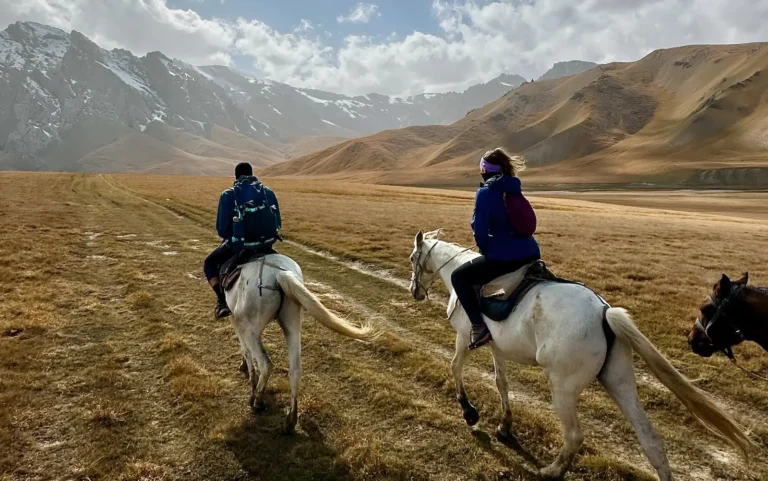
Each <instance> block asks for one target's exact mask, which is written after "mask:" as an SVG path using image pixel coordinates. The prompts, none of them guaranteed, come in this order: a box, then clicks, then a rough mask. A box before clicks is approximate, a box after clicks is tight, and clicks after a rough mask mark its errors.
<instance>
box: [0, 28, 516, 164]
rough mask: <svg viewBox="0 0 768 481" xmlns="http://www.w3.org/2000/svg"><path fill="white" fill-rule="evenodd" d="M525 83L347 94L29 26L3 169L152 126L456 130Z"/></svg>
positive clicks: (206, 131)
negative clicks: (452, 125)
mask: <svg viewBox="0 0 768 481" xmlns="http://www.w3.org/2000/svg"><path fill="white" fill-rule="evenodd" d="M523 82H524V79H523V78H522V77H519V76H516V75H502V76H501V77H499V78H497V79H494V80H493V81H491V82H488V83H487V84H483V85H476V86H473V87H471V88H470V89H468V90H466V91H465V92H463V93H454V92H451V93H446V94H422V95H417V96H413V97H408V98H396V97H389V96H385V95H379V94H369V95H363V96H357V97H347V96H344V95H339V94H333V93H329V92H323V91H319V90H310V89H300V88H294V87H291V86H289V85H286V84H282V83H278V82H272V81H269V80H263V79H258V78H255V77H253V76H250V75H248V74H244V73H242V72H239V71H237V70H235V69H231V68H228V67H223V66H207V67H196V66H193V65H189V64H187V63H185V62H182V61H179V60H175V59H170V58H168V57H166V56H165V55H163V54H162V53H160V52H152V53H149V54H147V55H146V56H144V57H137V56H135V55H133V54H132V53H131V52H129V51H127V50H122V49H115V50H111V51H109V50H105V49H103V48H101V47H99V46H98V45H96V44H95V43H94V42H92V41H91V40H89V39H88V38H86V37H85V36H84V35H82V34H80V33H78V32H76V31H73V32H71V33H66V32H64V31H62V30H59V29H56V28H53V27H49V26H45V25H40V24H37V23H32V22H17V23H15V24H12V25H10V26H9V27H8V28H7V29H6V30H4V31H2V32H0V166H3V167H8V166H10V167H12V168H34V169H56V170H61V169H64V170H68V169H70V168H72V167H73V165H76V163H77V161H78V160H79V159H81V158H82V157H83V156H85V155H86V154H88V153H89V152H91V151H93V150H95V149H98V148H100V147H103V146H105V145H107V144H109V143H111V142H113V141H115V140H116V139H117V138H119V137H121V136H123V135H125V134H126V132H128V131H129V130H131V129H132V130H133V131H138V132H143V131H144V130H145V129H146V127H147V125H149V124H150V123H151V122H163V123H165V124H167V125H168V126H171V127H174V128H176V129H179V130H182V131H185V132H187V133H190V134H193V135H196V136H200V137H204V138H210V132H211V128H212V127H213V125H214V124H215V125H218V126H221V127H224V128H225V129H228V130H231V131H234V132H237V133H239V134H241V135H244V136H247V137H250V138H252V139H254V140H256V141H259V142H262V143H264V144H265V145H268V146H270V148H276V149H277V150H280V146H285V145H286V144H288V143H290V142H292V141H295V140H297V139H299V138H301V137H304V136H339V137H353V136H359V135H365V134H370V133H374V132H377V131H381V130H386V129H396V128H401V127H406V126H411V125H427V124H448V123H452V122H454V121H456V120H458V119H460V118H461V117H463V116H464V115H465V114H466V113H467V112H468V111H470V110H472V109H474V108H477V107H480V106H482V105H485V104H487V103H489V102H491V101H493V100H495V99H497V98H499V97H501V96H502V95H503V94H505V93H506V92H507V91H509V90H511V89H513V88H515V87H517V86H519V85H520V84H521V83H523ZM9 159H10V160H9Z"/></svg>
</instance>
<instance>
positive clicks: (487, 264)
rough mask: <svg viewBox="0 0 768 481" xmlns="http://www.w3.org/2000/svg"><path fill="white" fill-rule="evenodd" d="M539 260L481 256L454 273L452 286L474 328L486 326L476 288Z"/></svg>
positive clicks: (535, 258)
mask: <svg viewBox="0 0 768 481" xmlns="http://www.w3.org/2000/svg"><path fill="white" fill-rule="evenodd" d="M537 259H539V257H530V258H528V259H523V260H519V261H493V260H490V259H486V258H485V256H481V257H478V258H475V259H472V260H471V261H469V262H467V263H466V264H464V265H462V266H461V267H459V268H458V269H456V270H455V271H453V274H451V284H452V285H453V289H454V290H455V291H456V296H457V297H458V298H459V302H461V305H462V306H463V307H464V310H465V311H466V312H467V316H469V321H470V322H471V323H472V325H473V326H482V325H483V324H484V322H483V314H482V313H481V312H480V298H479V297H478V293H477V291H476V290H475V286H482V285H485V284H487V283H489V282H491V281H492V280H494V279H496V278H497V277H500V276H503V275H504V274H509V273H510V272H513V271H516V270H518V269H520V268H521V267H523V266H525V265H527V264H530V263H531V262H533V261H535V260H537Z"/></svg>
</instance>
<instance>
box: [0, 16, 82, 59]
mask: <svg viewBox="0 0 768 481" xmlns="http://www.w3.org/2000/svg"><path fill="white" fill-rule="evenodd" d="M21 28H22V29H23V30H24V32H25V33H27V34H28V35H30V36H31V37H34V38H35V40H36V42H35V43H34V44H33V45H32V46H31V47H30V46H29V45H23V44H21V43H19V42H17V41H16V40H13V39H12V38H11V36H10V35H9V34H8V33H7V32H6V31H3V32H0V63H4V64H6V65H8V66H10V67H11V68H15V69H17V70H25V69H26V70H32V69H34V68H39V69H40V70H49V69H51V68H56V67H58V66H59V65H60V64H61V59H62V58H64V54H66V53H67V50H69V47H70V45H71V44H72V43H71V41H70V39H69V35H67V33H66V32H64V31H63V30H59V29H58V28H53V27H48V26H46V25H41V24H39V23H33V22H27V23H24V24H22V26H21Z"/></svg>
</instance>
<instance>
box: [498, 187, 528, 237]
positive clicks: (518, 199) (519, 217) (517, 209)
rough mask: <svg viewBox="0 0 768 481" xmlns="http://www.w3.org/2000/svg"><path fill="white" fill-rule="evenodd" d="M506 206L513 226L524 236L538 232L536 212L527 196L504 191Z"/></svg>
mask: <svg viewBox="0 0 768 481" xmlns="http://www.w3.org/2000/svg"><path fill="white" fill-rule="evenodd" d="M504 207H505V208H506V209H507V218H508V219H509V223H510V224H511V225H512V228H513V229H514V230H515V232H517V233H518V234H519V235H520V236H522V237H528V236H531V235H533V234H534V233H536V212H534V211H533V207H532V206H531V203H530V202H528V199H526V198H525V196H524V195H523V194H522V193H520V194H512V193H509V192H504Z"/></svg>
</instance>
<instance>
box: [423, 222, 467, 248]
mask: <svg viewBox="0 0 768 481" xmlns="http://www.w3.org/2000/svg"><path fill="white" fill-rule="evenodd" d="M444 232H445V230H444V229H443V228H442V227H438V228H437V229H435V230H433V231H430V232H425V233H424V240H435V241H439V242H442V243H443V244H446V245H449V246H453V247H458V248H459V249H464V246H462V245H461V244H457V243H455V242H448V241H446V240H441V239H440V234H442V233H444Z"/></svg>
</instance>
